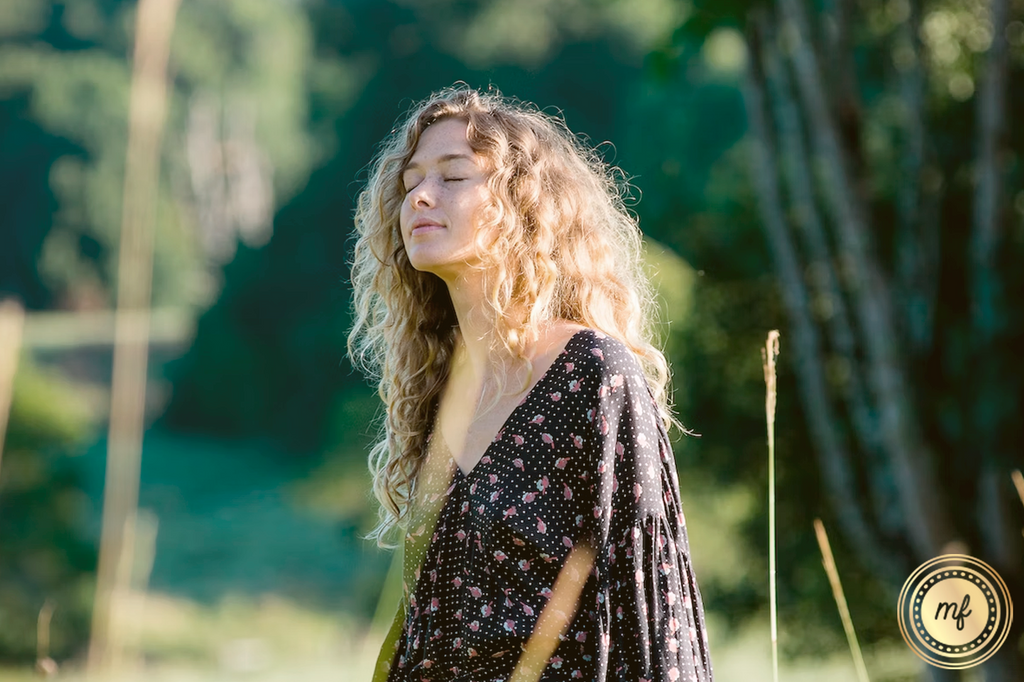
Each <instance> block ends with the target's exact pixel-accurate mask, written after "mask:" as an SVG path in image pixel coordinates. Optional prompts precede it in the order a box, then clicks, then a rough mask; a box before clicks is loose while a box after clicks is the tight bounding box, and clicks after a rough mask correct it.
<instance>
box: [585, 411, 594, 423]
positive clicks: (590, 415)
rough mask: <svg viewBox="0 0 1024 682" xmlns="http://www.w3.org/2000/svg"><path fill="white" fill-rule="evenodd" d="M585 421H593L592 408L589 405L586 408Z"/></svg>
mask: <svg viewBox="0 0 1024 682" xmlns="http://www.w3.org/2000/svg"><path fill="white" fill-rule="evenodd" d="M587 421H588V422H592V421H594V408H593V407H591V408H590V409H589V410H587Z"/></svg>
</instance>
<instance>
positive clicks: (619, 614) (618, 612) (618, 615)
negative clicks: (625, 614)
mask: <svg viewBox="0 0 1024 682" xmlns="http://www.w3.org/2000/svg"><path fill="white" fill-rule="evenodd" d="M615 617H616V618H618V619H619V620H622V607H621V606H620V607H618V608H616V609H615Z"/></svg>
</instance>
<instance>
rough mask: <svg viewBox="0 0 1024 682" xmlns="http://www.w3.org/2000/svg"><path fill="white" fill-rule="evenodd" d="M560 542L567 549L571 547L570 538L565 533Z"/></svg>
mask: <svg viewBox="0 0 1024 682" xmlns="http://www.w3.org/2000/svg"><path fill="white" fill-rule="evenodd" d="M562 544H563V545H565V546H566V547H568V548H569V549H572V539H571V538H569V537H568V536H566V535H563V536H562Z"/></svg>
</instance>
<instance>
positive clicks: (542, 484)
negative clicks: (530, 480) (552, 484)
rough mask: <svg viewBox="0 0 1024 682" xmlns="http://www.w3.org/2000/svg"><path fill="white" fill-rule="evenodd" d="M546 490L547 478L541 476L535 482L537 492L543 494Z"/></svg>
mask: <svg viewBox="0 0 1024 682" xmlns="http://www.w3.org/2000/svg"><path fill="white" fill-rule="evenodd" d="M547 489H548V477H547V476H541V477H540V480H539V481H537V490H539V491H541V492H544V491H545V490H547Z"/></svg>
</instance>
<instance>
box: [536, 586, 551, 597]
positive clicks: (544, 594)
mask: <svg viewBox="0 0 1024 682" xmlns="http://www.w3.org/2000/svg"><path fill="white" fill-rule="evenodd" d="M537 594H539V595H540V596H542V597H544V598H545V599H551V588H550V587H545V588H542V589H541V591H540V592H538V593H537Z"/></svg>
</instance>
